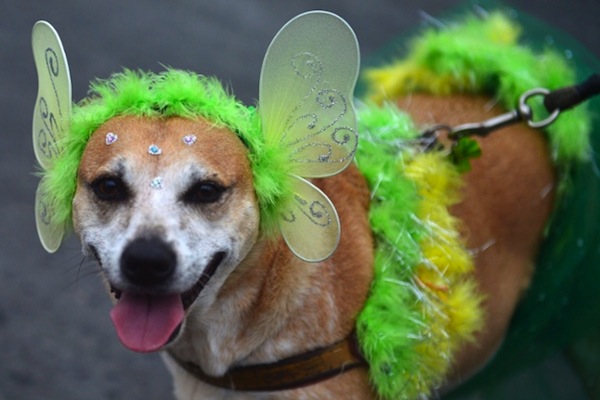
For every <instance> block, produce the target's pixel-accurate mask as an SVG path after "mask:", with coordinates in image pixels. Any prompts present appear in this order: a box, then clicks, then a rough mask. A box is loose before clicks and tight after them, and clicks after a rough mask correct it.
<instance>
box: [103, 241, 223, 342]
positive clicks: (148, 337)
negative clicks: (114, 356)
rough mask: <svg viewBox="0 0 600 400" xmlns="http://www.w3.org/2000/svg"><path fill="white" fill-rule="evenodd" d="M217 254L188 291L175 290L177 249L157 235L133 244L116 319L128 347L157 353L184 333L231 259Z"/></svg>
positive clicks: (124, 264)
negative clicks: (194, 308) (190, 311)
mask: <svg viewBox="0 0 600 400" xmlns="http://www.w3.org/2000/svg"><path fill="white" fill-rule="evenodd" d="M225 255H226V253H225V252H216V253H215V254H214V255H213V257H212V258H211V261H210V262H209V263H208V264H207V265H205V266H204V268H203V271H202V274H201V276H200V278H199V279H198V281H197V282H196V283H195V284H194V285H192V286H191V287H190V288H189V289H187V290H186V291H185V292H173V291H170V290H169V287H170V286H171V284H172V283H173V278H174V277H175V275H176V270H177V255H176V253H175V251H174V250H173V248H172V247H171V246H170V245H169V244H167V243H165V242H164V241H163V240H162V239H160V238H156V237H149V238H140V239H136V240H134V241H132V242H131V243H129V244H128V245H127V247H126V248H125V249H124V251H123V253H122V255H121V259H120V271H121V275H122V277H123V279H124V281H125V283H124V284H125V287H124V288H116V287H113V288H112V289H113V292H114V293H115V297H116V298H117V300H118V301H117V304H116V305H115V307H114V308H113V309H112V311H111V313H110V316H111V319H112V321H113V324H114V326H115V329H116V330H117V335H118V336H119V339H120V340H121V342H122V343H123V345H124V346H125V347H127V348H129V349H130V350H133V351H138V352H152V351H157V350H160V349H161V348H163V347H164V346H166V345H167V344H169V343H170V342H171V341H172V340H173V339H174V338H175V337H176V336H177V334H178V332H179V330H180V327H181V325H182V323H183V320H184V317H185V312H186V309H187V308H189V307H190V306H191V304H192V303H193V302H194V301H195V300H196V298H197V297H198V296H199V294H200V292H201V291H202V290H203V289H204V287H205V285H206V284H207V283H208V281H209V280H210V278H211V277H212V276H213V274H214V273H215V272H216V270H217V268H218V267H219V265H220V264H221V262H222V261H223V259H224V258H225Z"/></svg>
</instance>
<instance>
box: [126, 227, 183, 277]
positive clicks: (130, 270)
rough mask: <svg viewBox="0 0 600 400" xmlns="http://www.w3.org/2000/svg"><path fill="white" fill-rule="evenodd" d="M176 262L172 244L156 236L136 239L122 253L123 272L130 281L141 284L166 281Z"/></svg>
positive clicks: (171, 273) (173, 270)
mask: <svg viewBox="0 0 600 400" xmlns="http://www.w3.org/2000/svg"><path fill="white" fill-rule="evenodd" d="M176 264H177V256H176V254H175V252H174V251H173V249H172V248H171V246H169V245H168V244H167V243H165V242H164V241H163V240H161V239H159V238H155V237H151V238H140V239H136V240H134V241H133V242H131V243H129V244H128V245H127V247H125V250H124V251H123V254H122V255H121V272H122V273H123V275H124V276H125V277H126V278H127V279H128V280H129V282H131V283H133V284H135V285H140V286H155V285H160V284H162V283H166V281H167V280H168V279H169V278H170V277H171V276H172V275H173V273H174V272H175V266H176Z"/></svg>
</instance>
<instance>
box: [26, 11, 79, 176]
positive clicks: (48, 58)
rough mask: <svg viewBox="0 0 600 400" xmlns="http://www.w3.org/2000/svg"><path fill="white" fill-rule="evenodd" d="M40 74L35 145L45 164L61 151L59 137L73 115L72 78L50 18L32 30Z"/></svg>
mask: <svg viewBox="0 0 600 400" xmlns="http://www.w3.org/2000/svg"><path fill="white" fill-rule="evenodd" d="M31 44H32V47H33V58H34V60H35V67H36V69H37V74H38V94H37V99H36V102H35V109H34V112H33V148H34V152H35V156H36V158H37V160H38V162H39V163H40V165H41V166H42V167H43V168H48V167H49V166H50V165H51V163H52V160H53V159H55V158H56V157H57V156H58V154H59V153H60V149H59V147H58V144H57V142H58V139H59V138H60V137H62V135H63V132H64V131H65V130H66V129H67V124H68V123H69V118H70V117H71V78H70V75H69V66H68V64H67V58H66V56H65V52H64V50H63V47H62V44H61V41H60V38H59V37H58V34H57V33H56V31H55V30H54V28H53V27H52V25H50V24H49V23H47V22H46V21H38V22H37V23H36V24H35V25H34V26H33V31H32V34H31Z"/></svg>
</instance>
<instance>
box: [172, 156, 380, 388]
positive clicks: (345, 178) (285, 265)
mask: <svg viewBox="0 0 600 400" xmlns="http://www.w3.org/2000/svg"><path fill="white" fill-rule="evenodd" d="M356 179H358V175H357V173H356V171H355V170H354V168H351V169H350V170H349V171H347V172H345V173H343V174H341V176H338V177H335V178H329V179H327V180H323V181H321V182H319V184H320V186H322V187H323V189H325V190H327V189H330V190H329V192H330V193H328V194H330V195H331V196H332V197H333V201H336V199H335V197H336V196H342V195H343V196H344V197H346V196H348V195H349V196H348V197H349V198H350V199H352V200H348V197H346V198H345V199H344V201H345V202H346V203H355V204H353V205H352V204H350V205H344V206H343V207H340V210H339V211H340V213H341V214H342V215H341V217H342V221H348V222H346V223H345V226H342V228H343V230H342V238H341V241H340V246H339V248H338V251H337V252H336V254H335V255H334V256H333V257H332V258H330V259H328V260H326V261H324V262H321V263H318V264H310V263H306V262H303V261H301V260H300V259H298V258H296V257H295V256H293V255H292V253H291V252H290V251H289V250H288V249H287V247H286V246H285V244H284V243H283V241H282V240H279V241H268V240H265V239H263V240H259V242H258V243H257V244H256V245H255V246H254V248H253V249H252V250H251V252H250V254H249V255H248V256H247V257H246V258H245V260H244V261H243V262H242V263H241V264H240V265H239V266H238V267H237V268H236V269H235V270H234V271H233V272H232V274H231V275H230V276H229V277H228V278H227V280H226V281H225V283H224V285H223V286H222V287H221V289H220V290H219V292H218V293H216V294H211V293H206V294H201V296H203V295H204V296H212V299H210V301H209V302H199V304H203V306H202V307H195V308H193V309H192V310H190V313H189V316H188V318H187V322H186V326H185V329H184V332H183V333H182V335H181V337H180V339H179V340H178V341H177V342H176V343H175V344H174V345H173V346H172V349H171V350H172V352H173V354H174V355H176V356H177V357H178V358H180V359H181V360H183V361H189V362H193V363H195V364H197V365H198V366H200V367H201V368H202V370H203V371H204V372H205V373H206V374H209V375H214V376H220V375H223V374H224V373H225V372H227V370H229V369H230V368H231V367H232V366H233V365H251V364H258V363H270V362H275V361H278V360H281V359H283V358H287V357H290V356H294V355H298V354H301V353H303V352H306V351H310V350H313V349H316V348H320V347H326V346H329V345H331V344H334V343H336V342H339V341H341V340H344V339H345V338H346V337H348V336H349V335H350V334H351V332H352V331H353V330H354V328H355V318H356V315H357V313H358V312H359V311H360V308H361V306H362V304H363V302H364V299H365V298H366V295H367V292H368V289H369V285H370V279H371V274H372V242H371V236H370V231H369V230H368V222H367V220H366V216H362V215H361V216H360V217H357V216H356V215H354V216H352V217H351V216H347V217H346V218H344V216H343V214H344V213H346V212H347V213H350V212H352V211H356V210H357V208H356V207H362V206H365V204H367V201H368V200H366V199H368V197H366V196H368V192H366V191H365V192H364V193H363V190H366V186H363V184H364V182H363V181H362V179H360V180H358V181H355V180H356ZM340 184H343V185H350V186H352V187H350V188H348V187H347V188H345V190H344V191H343V192H342V191H340V190H337V189H339V188H338V187H337V186H339V185H340ZM338 192H339V193H340V194H339V195H337V194H336V193H338ZM362 195H364V196H365V197H366V199H363V196H362ZM344 201H342V200H341V199H338V204H344ZM365 207H366V206H365ZM363 231H364V232H363ZM359 241H360V242H361V243H358V242H359ZM357 248H360V249H364V252H361V251H358V253H359V254H358V256H356V255H355V256H353V257H349V256H348V254H349V253H350V250H351V249H352V251H353V253H354V254H356V253H357ZM361 253H364V254H361ZM350 271H352V274H351V273H349V272H350ZM357 274H358V275H365V276H363V278H364V279H357ZM207 289H208V288H207Z"/></svg>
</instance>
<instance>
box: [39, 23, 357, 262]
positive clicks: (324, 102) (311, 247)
mask: <svg viewBox="0 0 600 400" xmlns="http://www.w3.org/2000/svg"><path fill="white" fill-rule="evenodd" d="M323 37H327V38H328V40H327V41H326V43H323V41H322V38H323ZM32 42H33V48H34V57H35V61H36V67H37V70H38V78H39V91H38V98H37V101H36V109H35V111H34V120H33V142H34V149H35V153H36V157H37V159H38V161H39V163H40V165H41V166H42V168H43V172H42V174H41V175H42V181H41V183H40V186H39V187H38V191H37V195H36V222H37V226H38V233H39V236H40V239H41V241H42V244H43V245H44V247H45V248H46V250H48V251H51V252H52V251H55V250H56V249H58V247H59V246H60V243H61V242H62V239H63V235H64V233H65V231H67V230H68V228H70V224H71V223H70V221H71V212H72V211H71V207H72V200H73V197H74V195H75V190H76V186H77V170H78V168H79V163H80V160H81V157H82V154H83V151H84V149H85V146H86V144H87V141H88V139H89V138H90V136H91V135H92V133H93V132H94V131H95V130H96V129H97V128H98V127H99V126H100V125H101V124H102V123H104V122H106V121H108V120H109V119H111V118H113V117H116V116H119V115H134V116H141V117H148V118H169V117H183V118H190V119H194V118H204V119H206V120H208V121H210V122H211V123H213V124H215V125H218V126H221V127H227V128H229V129H230V130H231V131H233V132H235V133H236V134H237V135H238V136H239V137H240V139H241V140H242V141H243V142H244V143H245V144H246V146H247V147H248V150H249V151H248V153H249V155H248V157H249V159H250V163H251V166H252V171H253V176H254V187H255V191H256V195H257V198H258V203H259V208H260V213H261V214H260V215H261V230H262V233H263V234H265V235H267V236H272V235H273V234H274V233H275V232H277V231H279V232H281V235H282V237H283V239H284V240H285V241H286V243H287V244H288V246H289V247H290V249H291V250H292V252H294V254H296V255H297V256H298V257H299V258H301V259H303V260H305V261H309V262H318V261H322V260H324V259H326V258H327V257H329V256H330V255H331V254H332V253H333V252H334V251H335V249H336V247H337V244H338V242H339V237H340V222H339V218H338V216H337V212H336V210H335V207H334V206H333V204H332V203H331V201H330V200H329V198H328V197H327V196H326V195H325V194H324V193H323V192H321V190H320V189H318V188H317V187H316V186H314V185H313V184H312V183H310V182H309V181H308V179H310V178H320V177H327V176H331V175H335V174H337V173H339V172H341V171H342V170H343V169H345V168H346V167H347V166H348V164H349V163H350V162H351V161H352V158H353V156H354V153H355V151H356V147H357V145H358V133H357V130H356V118H355V115H354V109H353V105H352V96H353V92H354V85H355V83H356V79H357V75H358V66H359V52H358V43H357V41H356V37H355V35H354V32H353V31H352V30H351V28H350V27H349V26H348V25H347V24H346V22H345V21H343V20H342V19H340V18H339V17H337V16H335V15H333V14H331V13H327V12H310V13H305V14H302V15H299V16H298V17H296V18H294V19H292V20H291V21H290V22H288V23H287V24H286V25H285V26H284V27H283V28H282V29H281V31H280V32H279V33H278V34H277V36H276V37H275V38H274V39H273V42H272V43H271V45H270V46H269V49H268V51H267V54H266V56H265V59H264V62H263V67H262V72H261V78H260V95H259V98H260V107H259V109H258V110H256V109H255V108H253V107H246V106H244V105H242V104H241V103H239V102H238V101H237V100H236V99H235V98H234V97H233V96H231V95H230V94H228V93H227V92H226V91H225V90H224V89H223V87H222V85H221V84H220V83H219V82H218V81H217V80H216V79H213V78H207V77H202V76H198V75H195V74H193V73H189V72H184V71H177V70H167V71H165V72H163V73H160V74H152V73H144V72H132V71H128V70H125V71H124V72H122V73H119V74H116V75H114V76H112V77H111V78H110V79H109V80H107V81H97V82H96V83H94V84H93V85H92V97H91V98H89V99H87V100H84V101H83V102H81V103H80V104H79V105H78V106H76V107H75V109H74V111H73V112H72V113H71V110H70V109H71V83H70V77H69V71H68V66H67V60H66V57H65V55H64V51H63V49H62V45H61V43H60V39H59V37H58V34H57V33H56V32H55V31H54V29H53V28H52V27H51V26H50V25H49V24H47V23H45V22H39V23H37V24H36V25H35V27H34V31H33V40H32Z"/></svg>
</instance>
